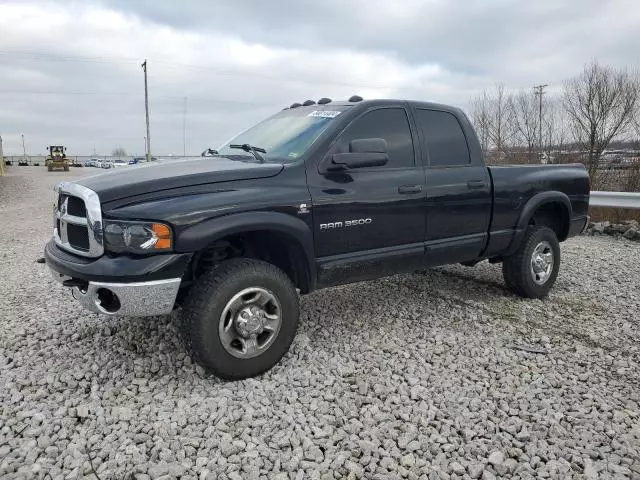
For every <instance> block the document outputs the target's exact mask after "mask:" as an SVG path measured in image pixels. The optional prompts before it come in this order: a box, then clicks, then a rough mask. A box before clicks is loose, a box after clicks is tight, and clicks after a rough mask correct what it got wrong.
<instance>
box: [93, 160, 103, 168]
mask: <svg viewBox="0 0 640 480" xmlns="http://www.w3.org/2000/svg"><path fill="white" fill-rule="evenodd" d="M93 166H94V167H98V168H102V160H96V163H94V164H93Z"/></svg>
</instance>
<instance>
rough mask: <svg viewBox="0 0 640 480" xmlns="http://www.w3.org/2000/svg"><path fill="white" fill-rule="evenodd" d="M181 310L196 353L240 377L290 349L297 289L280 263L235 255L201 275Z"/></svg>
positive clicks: (218, 371)
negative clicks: (280, 266)
mask: <svg viewBox="0 0 640 480" xmlns="http://www.w3.org/2000/svg"><path fill="white" fill-rule="evenodd" d="M180 315H181V329H182V334H183V338H184V340H185V344H186V347H187V349H188V350H189V353H190V355H191V357H192V358H193V359H194V360H195V361H196V362H198V363H199V364H200V365H202V366H203V367H204V368H205V369H206V370H207V371H209V372H211V373H213V374H215V375H217V376H218V377H221V378H224V379H226V380H239V379H242V378H249V377H253V376H256V375H259V374H260V373H263V372H264V371H266V370H268V369H270V368H271V367H273V366H274V365H275V364H276V363H277V362H278V361H279V360H280V359H281V358H282V356H283V355H284V354H285V353H286V352H287V351H288V350H289V346H290V345H291V342H292V341H293V337H294V336H295V333H296V329H297V326H298V316H299V302H298V294H297V293H296V289H295V287H294V286H293V284H292V283H291V280H290V279H289V277H288V276H287V275H286V274H285V273H284V272H283V271H282V270H280V269H279V268H277V267H276V266H274V265H272V264H270V263H267V262H263V261H260V260H254V259H232V260H228V261H226V262H224V263H221V264H220V265H219V266H217V267H216V268H214V269H213V270H210V271H209V272H207V273H205V274H204V275H203V276H201V277H200V278H199V279H198V282H197V283H196V285H194V286H193V287H192V289H191V291H190V292H189V294H188V295H187V298H186V300H185V302H184V304H183V307H182V311H181V314H180Z"/></svg>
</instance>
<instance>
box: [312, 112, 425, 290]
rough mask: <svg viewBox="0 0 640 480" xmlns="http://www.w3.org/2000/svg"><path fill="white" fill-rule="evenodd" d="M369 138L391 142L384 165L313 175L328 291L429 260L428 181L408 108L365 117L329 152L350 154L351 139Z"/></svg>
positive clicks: (321, 273) (319, 251)
mask: <svg viewBox="0 0 640 480" xmlns="http://www.w3.org/2000/svg"><path fill="white" fill-rule="evenodd" d="M365 138H382V139H384V140H385V141H386V143H387V154H388V156H389V161H388V163H387V164H386V165H384V166H378V167H365V168H353V169H350V170H345V171H339V172H327V173H320V172H319V170H318V168H317V165H310V167H309V169H308V171H307V175H308V185H309V190H310V193H311V197H312V201H313V223H314V240H315V241H314V243H315V248H316V252H315V254H316V258H317V259H318V277H319V283H320V284H321V285H322V286H327V285H335V284H340V283H346V282H351V281H357V280H365V279H367V278H374V277H378V276H381V275H385V274H390V273H395V272H400V271H404V270H409V269H412V268H416V267H417V266H418V265H420V264H421V262H422V260H423V256H424V245H423V241H424V233H425V215H424V206H425V199H426V194H425V192H426V189H425V176H424V169H423V168H422V166H421V165H420V162H416V158H417V155H416V154H417V152H416V151H415V150H414V140H413V139H414V133H413V132H412V129H411V126H410V124H409V119H408V116H407V112H406V110H405V108H404V106H403V105H402V104H398V106H390V107H381V108H375V109H372V110H369V111H367V112H365V113H363V114H362V115H361V116H360V117H358V118H357V119H355V120H354V121H353V122H351V123H350V124H349V125H348V126H347V127H346V128H345V129H344V130H343V131H342V133H340V134H339V137H338V139H337V141H336V142H335V143H334V145H333V147H332V149H331V151H330V152H329V153H328V154H329V155H332V154H334V153H345V152H348V151H349V145H350V142H351V141H352V140H357V139H365ZM416 143H417V142H416Z"/></svg>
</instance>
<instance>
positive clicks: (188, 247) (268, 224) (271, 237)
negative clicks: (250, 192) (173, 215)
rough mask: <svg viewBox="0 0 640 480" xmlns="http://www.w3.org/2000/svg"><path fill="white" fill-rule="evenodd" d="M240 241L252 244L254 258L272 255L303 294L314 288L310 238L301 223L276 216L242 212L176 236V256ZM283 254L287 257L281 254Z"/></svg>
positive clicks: (309, 231)
mask: <svg viewBox="0 0 640 480" xmlns="http://www.w3.org/2000/svg"><path fill="white" fill-rule="evenodd" d="M238 238H242V239H244V240H245V241H250V243H251V244H252V247H251V248H252V250H253V251H252V255H251V256H253V257H254V258H260V259H265V260H267V261H269V260H268V259H267V258H265V256H266V257H269V254H270V253H275V254H276V255H275V258H276V259H277V260H276V261H271V263H274V264H275V265H276V266H278V267H280V268H281V269H283V270H285V273H287V275H288V276H289V277H290V278H291V280H292V281H293V282H294V284H295V285H296V287H297V288H299V289H300V291H301V292H302V293H308V292H310V291H312V290H314V288H315V283H316V272H315V260H314V253H313V234H312V232H311V229H310V228H309V226H308V225H307V224H306V223H305V222H304V221H303V220H301V219H299V218H296V217H292V216H291V215H287V214H284V213H279V212H244V213H237V214H232V215H226V216H223V217H218V218H214V219H211V220H207V221H204V222H201V223H199V224H197V225H194V226H192V227H189V228H187V229H185V230H183V231H182V232H180V233H179V234H178V235H177V238H176V250H177V251H178V252H202V251H205V250H206V249H207V248H209V247H211V246H212V245H214V244H216V242H219V241H223V240H225V239H238ZM283 253H286V257H285V256H283V255H282V254H283Z"/></svg>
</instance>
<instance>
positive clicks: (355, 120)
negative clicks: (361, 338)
mask: <svg viewBox="0 0 640 480" xmlns="http://www.w3.org/2000/svg"><path fill="white" fill-rule="evenodd" d="M208 152H209V153H210V155H209V156H206V157H202V158H196V159H190V160H187V159H184V160H176V161H171V162H155V163H154V164H148V165H141V166H135V167H130V168H128V169H121V170H116V171H113V172H108V173H104V174H100V175H97V176H94V177H87V178H83V179H81V180H79V181H77V182H74V183H60V184H59V185H58V186H57V187H56V192H57V195H56V198H57V200H56V203H55V205H54V218H53V223H54V224H53V238H52V239H51V241H50V242H49V243H48V244H47V245H46V248H45V257H46V262H47V264H48V266H49V267H50V268H51V270H52V271H53V273H54V277H55V278H56V279H57V280H58V281H60V282H62V283H63V285H65V286H67V287H72V292H73V295H74V297H75V298H76V299H77V300H78V301H79V302H80V303H81V304H82V305H83V306H84V307H86V308H88V309H89V310H91V311H93V312H98V313H102V314H105V315H130V316H149V315H161V314H168V313H170V312H172V311H173V310H174V309H175V310H177V311H178V315H180V317H181V319H180V321H181V326H182V327H181V328H182V331H183V335H184V339H185V344H186V346H187V348H188V349H189V351H190V353H191V355H192V356H193V358H194V359H195V360H196V361H197V362H199V363H200V364H201V365H202V366H204V368H206V369H207V370H208V371H210V372H213V373H215V374H216V375H218V376H220V377H223V378H226V379H239V378H246V377H250V376H254V375H257V374H259V373H261V372H263V371H265V370H267V369H269V368H271V367H272V366H273V365H274V364H275V363H277V362H278V361H279V360H280V358H281V357H282V356H283V355H284V354H285V353H286V352H287V350H288V348H289V346H290V344H291V342H292V340H293V337H294V335H295V332H296V327H297V323H298V310H299V306H298V305H299V303H298V292H299V293H302V294H305V293H309V292H311V291H313V290H317V289H320V288H325V287H330V286H333V285H338V284H344V283H349V282H357V281H362V280H367V279H373V278H378V277H380V276H383V275H391V274H395V273H399V272H407V271H413V270H416V269H419V268H424V267H430V266H435V265H443V264H450V263H457V262H461V263H464V264H466V265H473V264H475V263H477V262H480V261H482V260H488V261H489V262H492V263H496V262H502V268H503V272H504V279H505V282H506V284H507V285H508V286H509V287H510V288H511V289H512V290H513V291H514V292H516V293H517V294H519V295H522V296H524V297H531V298H540V297H544V296H545V295H546V294H547V293H548V292H549V289H550V288H551V287H552V285H553V284H554V282H555V280H556V276H557V274H558V268H559V266H560V248H559V242H562V241H564V240H566V239H567V238H569V237H571V236H573V235H576V234H578V233H580V232H581V231H582V230H583V228H584V227H585V225H586V223H587V220H588V217H587V209H588V205H589V178H588V176H587V173H586V171H585V169H584V167H583V166H582V165H557V166H545V165H530V166H500V167H487V166H485V165H484V161H483V156H482V152H481V148H480V145H479V143H478V140H477V137H476V135H475V133H474V130H473V128H472V126H471V124H470V122H469V120H468V119H467V117H466V116H465V114H464V113H463V112H462V111H461V110H459V109H457V108H453V107H449V106H445V105H439V104H434V103H424V102H414V101H401V100H370V101H363V100H362V99H361V98H359V97H352V98H350V99H349V101H346V102H342V101H341V102H333V101H330V100H329V99H326V98H323V99H321V100H319V101H318V102H317V103H315V102H313V101H306V102H304V104H302V105H301V104H299V103H296V104H293V105H291V107H289V108H286V109H284V110H282V111H280V112H279V113H277V114H275V115H274V116H272V117H270V118H268V119H266V120H264V121H262V122H260V123H258V124H257V125H255V126H254V127H252V128H249V129H248V130H246V131H245V132H243V133H241V134H239V135H238V136H237V137H236V138H234V139H233V140H231V141H230V142H228V143H226V144H225V145H223V146H222V147H220V148H218V149H217V150H210V149H209V150H208Z"/></svg>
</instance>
